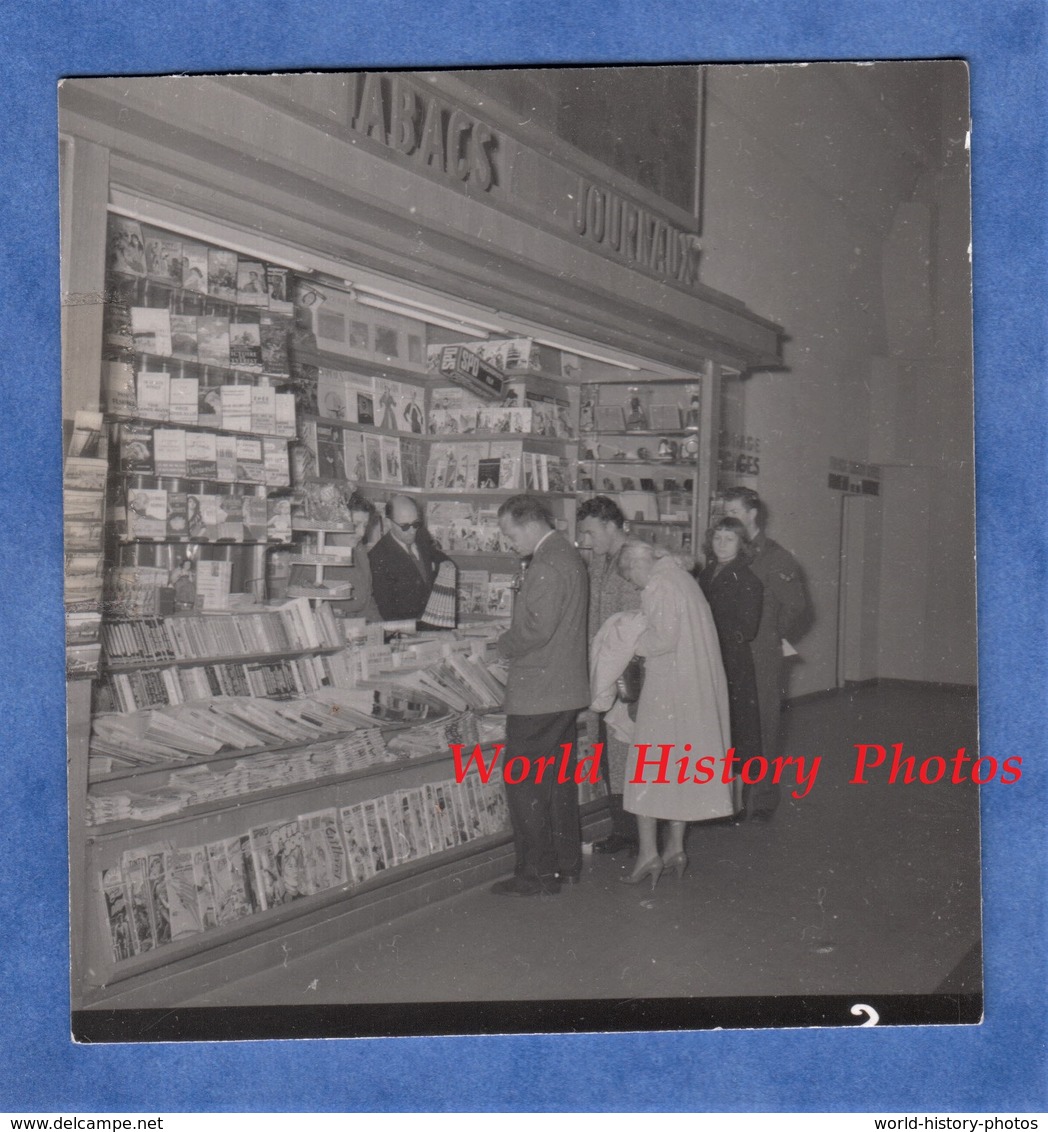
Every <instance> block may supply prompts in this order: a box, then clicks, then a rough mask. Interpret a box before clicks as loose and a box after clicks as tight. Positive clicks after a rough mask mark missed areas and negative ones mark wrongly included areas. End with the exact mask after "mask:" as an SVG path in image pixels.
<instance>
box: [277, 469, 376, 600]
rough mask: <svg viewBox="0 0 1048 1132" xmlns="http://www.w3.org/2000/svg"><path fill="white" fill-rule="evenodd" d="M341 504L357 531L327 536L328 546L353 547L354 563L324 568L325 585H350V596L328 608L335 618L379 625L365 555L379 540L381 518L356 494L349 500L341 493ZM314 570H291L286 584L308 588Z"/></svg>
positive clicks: (366, 555)
mask: <svg viewBox="0 0 1048 1132" xmlns="http://www.w3.org/2000/svg"><path fill="white" fill-rule="evenodd" d="M342 502H343V503H344V505H345V509H346V511H348V513H349V514H350V515H352V516H353V518H354V519H355V521H356V525H357V530H356V532H355V533H354V534H352V535H350V534H348V533H347V534H344V535H343V534H339V533H338V532H335V531H332V532H329V534H328V536H327V542H328V545H329V546H331V547H337V546H340V545H349V546H352V547H353V561H352V562H347V563H346V564H345V565H337V566H325V567H324V581H325V582H326V583H336V584H337V583H340V582H349V584H350V585H351V587H352V592H351V593H350V596H349V597H347V598H338V599H336V600H335V601H330V602H328V604H329V605H330V607H331V611H332V613H334V614H335V616H336V617H363V618H364V619H365V620H366V621H381V620H382V614H381V613H379V610H378V606H377V605H376V604H375V599H374V597H373V596H372V587H371V564H370V561H369V559H368V551H369V550H370V549H371V547H373V546H374V545H375V543H376V542H378V540H379V539H380V538H381V537H382V517H381V515H379V513H378V510H377V509H376V508H375V505H374V504H373V503H372V502H371V500H370V499H367V498H366V497H365V496H363V495H361V494H360V492H358V491H354V492H353V493H352V494H351V495H349V496H348V498H347V497H346V496H345V494H344V492H343V499H342ZM358 540H359V541H358ZM313 569H314V568H313V567H312V566H292V567H291V576H290V578H289V584H290V585H303V584H309V583H310V581H311V579H312V578H313Z"/></svg>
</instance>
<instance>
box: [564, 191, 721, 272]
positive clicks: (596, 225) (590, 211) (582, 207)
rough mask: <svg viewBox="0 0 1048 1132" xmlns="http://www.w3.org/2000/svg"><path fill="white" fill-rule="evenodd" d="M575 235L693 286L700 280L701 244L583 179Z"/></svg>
mask: <svg viewBox="0 0 1048 1132" xmlns="http://www.w3.org/2000/svg"><path fill="white" fill-rule="evenodd" d="M574 204H575V209H574V213H573V223H574V225H575V232H576V233H577V234H578V235H579V236H582V237H583V239H585V240H586V241H587V242H590V243H594V244H597V245H599V246H600V247H602V248H603V249H605V250H607V251H612V252H614V253H615V255H616V256H617V257H618V258H619V259H622V260H624V261H625V262H626V263H629V264H636V265H639V266H641V267H646V268H647V269H648V270H649V271H652V272H654V273H655V274H656V275H660V276H663V277H664V278H666V279H671V280H673V281H674V282H676V283H683V284H684V285H685V286H688V287H690V286H691V285H692V284H693V283H695V282H697V280H698V278H699V255H700V252H701V250H702V249H701V245H700V243H699V239H698V237H697V236H695V235H694V234H693V233H691V232H684V231H682V230H681V229H679V228H675V227H674V226H673V225H672V224H670V223H669V222H668V221H666V220H663V219H662V218H661V217H659V216H656V215H655V213H653V212H649V211H648V210H647V209H646V208H642V207H641V206H640V205H637V204H634V203H633V202H632V201H629V200H627V199H626V198H625V197H622V196H620V195H619V194H618V193H613V192H612V191H611V190H610V189H605V188H602V187H601V186H600V185H596V184H593V183H592V182H591V181H587V180H586V178H585V177H579V179H578V188H577V190H576V192H575V200H574Z"/></svg>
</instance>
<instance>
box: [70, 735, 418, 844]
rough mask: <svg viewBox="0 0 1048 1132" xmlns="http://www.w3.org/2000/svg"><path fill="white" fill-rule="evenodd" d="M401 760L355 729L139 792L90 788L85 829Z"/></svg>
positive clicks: (177, 775)
mask: <svg viewBox="0 0 1048 1132" xmlns="http://www.w3.org/2000/svg"><path fill="white" fill-rule="evenodd" d="M401 757H403V756H398V754H397V753H396V752H394V751H391V750H389V749H388V748H387V747H386V745H385V743H384V741H383V739H382V733H381V732H380V731H379V730H378V729H377V728H361V729H360V730H359V731H353V732H349V733H347V734H344V735H341V736H339V737H338V738H337V739H328V740H325V741H324V742H321V743H317V744H314V745H312V746H308V747H302V748H299V749H296V750H291V751H288V750H276V751H263V752H260V753H258V754H254V755H251V756H249V757H246V758H242V759H238V760H236V761H235V762H229V761H226V762H221V761H220V762H216V763H215V764H205V763H200V764H196V765H193V766H189V767H185V768H184V769H179V770H173V771H171V772H170V773H169V774H168V775H167V776H166V777H165V778H164V780H163V781H162V782H157V783H154V784H152V785H150V786H148V787H146V788H144V789H138V790H135V791H128V790H121V789H119V788H115V789H114V788H109V787H107V788H105V789H100V788H97V787H96V788H95V789H93V790H92V791H91V792H90V793H89V794H88V800H87V823H88V825H92V826H97V825H104V824H105V823H107V822H149V821H156V820H157V819H158V818H160V817H164V816H169V815H171V814H176V813H180V812H181V811H182V810H185V809H188V808H189V807H191V806H200V805H206V804H208V803H215V802H221V801H224V800H227V799H232V798H241V797H245V796H247V795H249V794H253V793H258V792H259V791H264V790H276V789H283V788H286V787H288V786H293V785H295V784H296V783H302V782H313V781H316V780H318V779H323V778H328V777H332V776H339V775H346V774H350V773H352V772H353V771H359V770H366V769H367V768H368V767H371V766H376V765H380V764H384V763H392V762H396V761H398V758H401Z"/></svg>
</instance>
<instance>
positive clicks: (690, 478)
mask: <svg viewBox="0 0 1048 1132" xmlns="http://www.w3.org/2000/svg"><path fill="white" fill-rule="evenodd" d="M580 396H581V406H580V421H579V432H580V442H579V472H578V488H579V494H580V497H591V496H593V495H606V496H609V497H610V498H612V499H613V500H614V501H615V502H616V503H618V505H619V507H620V508H621V509H622V512H623V514H624V515H625V516H626V519H627V520H628V521H629V523H630V525H631V530H632V531H633V533H634V534H636V535H637V536H638V537H640V538H644V539H647V540H649V541H654V542H658V543H660V544H662V545H664V546H666V547H667V548H668V549H671V550H676V551H689V552H690V551H691V550H692V548H693V544H694V539H693V530H692V528H693V526H694V511H695V484H696V483H697V481H698V460H699V454H700V449H701V443H702V442H701V437H700V425H701V384H700V383H699V382H697V381H694V380H683V379H682V380H665V381H648V382H644V383H642V384H622V383H617V384H613V383H590V384H587V385H584V386H582V387H581V391H580Z"/></svg>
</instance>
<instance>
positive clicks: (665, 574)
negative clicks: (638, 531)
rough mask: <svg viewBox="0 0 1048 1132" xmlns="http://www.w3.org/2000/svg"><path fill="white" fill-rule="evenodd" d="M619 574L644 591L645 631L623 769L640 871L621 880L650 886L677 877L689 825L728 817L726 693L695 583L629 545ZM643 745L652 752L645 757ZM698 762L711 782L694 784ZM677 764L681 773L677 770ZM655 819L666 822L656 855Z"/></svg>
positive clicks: (669, 563) (712, 630) (651, 552)
mask: <svg viewBox="0 0 1048 1132" xmlns="http://www.w3.org/2000/svg"><path fill="white" fill-rule="evenodd" d="M618 568H619V571H620V572H621V573H622V575H623V577H625V578H626V579H627V580H628V581H630V582H632V583H633V584H634V585H635V586H636V587H637V588H638V589H639V590H641V609H642V610H643V613H644V618H645V622H646V625H647V628H646V629H645V630H644V632H643V633H642V634H641V635H640V637H639V638H638V640H637V644H636V652H637V654H638V655H639V656H643V657H644V658H645V672H644V687H643V689H642V691H641V695H640V702H639V703H638V705H637V721H636V726H635V728H634V733H633V742H634V751H635V753H636V756H637V757H636V764H635V772H634V773H632V774H631V773H629V770H627V775H626V788H625V789H626V793H625V798H624V802H623V804H624V806H625V808H626V809H627V810H629V811H630V812H631V813H634V814H636V815H637V826H638V833H639V837H640V849H639V852H638V854H637V867H636V868H635V869H634V871H633V873H632V874H631V875H630V876H628V877H623V878H622V879H623V881H624V882H625V883H627V884H638V883H640V881H642V880H644V879H645V877H649V876H650V877H651V882H652V888H654V887H655V885H656V884H657V883H658V880H659V877H660V876H661V875H662V871H663V869H664V868H668V869H673V870H674V871H676V873H677V875H678V876H682V875H683V873H684V870H685V868H686V867H687V863H688V859H687V856H686V855H685V853H684V831H685V827H686V825H687V823H688V822H689V821H705V820H709V819H711V818H721V817H728V816H729V815H730V814H731V813H732V809H733V807H732V796H731V786H730V785H729V784H728V783H724V782H721V781H720V778H721V775H720V768H721V766H722V765H723V759H724V756H725V752H726V751H727V749H728V747H729V746H730V745H731V736H730V729H729V723H728V687H727V682H726V680H725V676H724V665H723V663H722V661H721V653H720V644H719V642H718V639H717V629H716V626H715V625H714V623H713V615H712V614H711V613H710V607H709V605H708V604H707V602H706V599H705V597H703V595H702V591H701V590H700V589H699V587H698V584H697V583H696V581H695V579H694V578H692V577H691V575H690V574H688V573H687V571H685V570H684V568H683V567H682V566H681V565H680V564H679V563H678V562H677V561H676V559H674V558H673V557H671V556H670V555H669V554H668V553H666V552H665V551H662V550H661V549H660V548H657V547H653V546H651V545H649V544H648V543H645V542H640V541H635V540H630V541H629V542H627V543H626V545H625V546H624V547H623V548H622V550H621V551H620V553H619V564H618ZM644 744H649V745H650V746H649V749H648V750H647V751H646V752H644V754H643V757H642V756H641V752H640V750H639V748H642V747H643V745H644ZM666 745H671V748H672V749H671V750H670V751H669V753H668V757H667V759H666V760H665V767H664V768H663V767H662V766H660V759H661V748H662V747H663V746H666ZM704 758H710V759H712V760H714V761H713V762H712V763H711V764H710V765H711V766H713V767H714V769H715V773H714V774H713V775H712V777H711V781H709V782H695V781H694V778H695V777H696V773H697V764H698V761H699V760H700V759H704ZM681 759H685V760H686V768H685V769H686V773H680V772H679V760H681ZM699 777H703V776H702V775H701V774H699ZM681 778H683V779H684V781H683V782H681V781H680V779H681ZM660 780H661V781H660ZM659 820H665V821H667V822H668V823H669V825H668V828H667V832H666V838H665V845H664V847H663V855H662V856H661V857H660V856H659V853H658V841H657V826H658V821H659Z"/></svg>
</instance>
